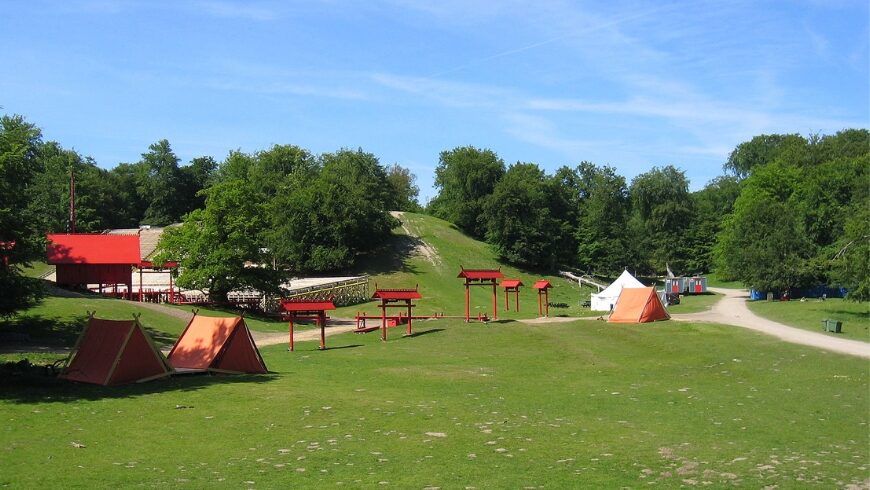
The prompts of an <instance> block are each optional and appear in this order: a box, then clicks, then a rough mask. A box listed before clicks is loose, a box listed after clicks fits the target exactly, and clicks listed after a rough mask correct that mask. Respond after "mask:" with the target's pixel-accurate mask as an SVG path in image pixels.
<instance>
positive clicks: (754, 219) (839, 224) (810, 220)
mask: <svg viewBox="0 0 870 490" xmlns="http://www.w3.org/2000/svg"><path fill="white" fill-rule="evenodd" d="M759 138H761V137H759ZM759 138H756V139H753V140H752V141H751V142H750V143H747V144H744V145H749V146H748V147H752V146H753V145H756V144H758V145H759V146H761V148H763V149H764V151H763V152H762V151H760V150H757V151H754V152H752V153H751V155H755V154H759V155H763V158H762V157H760V156H759V157H757V158H759V161H757V162H754V161H753V160H752V159H751V158H750V157H747V158H745V159H744V160H742V161H743V162H744V163H743V164H741V165H742V167H741V168H743V167H745V170H742V171H740V172H737V171H735V173H738V175H739V176H743V175H746V178H745V179H744V180H743V181H742V182H741V187H742V189H741V192H740V195H739V197H737V199H736V201H735V203H734V210H733V213H732V214H730V215H729V216H728V219H727V220H726V221H725V223H724V226H723V228H722V231H721V232H720V234H719V241H718V244H717V248H716V253H717V260H718V265H719V270H720V272H722V273H723V274H724V275H726V276H730V277H732V278H736V279H739V280H740V281H742V282H743V283H744V284H746V285H748V286H750V287H753V288H757V289H762V290H788V289H791V288H799V287H806V286H812V285H815V284H818V283H823V282H826V281H829V282H831V283H832V284H836V285H839V286H844V287H846V288H848V289H849V290H850V291H851V293H850V298H852V299H856V300H864V299H868V298H870V296H868V289H870V286H868V278H867V276H868V269H867V267H866V264H867V250H868V243H867V242H868V240H870V235H868V233H867V228H868V225H867V215H868V211H867V210H868V208H870V200H868V186H870V181H868V178H870V176H868V173H867V171H868V168H870V132H868V131H867V130H847V131H842V132H839V133H837V134H835V135H831V136H824V137H812V138H809V139H803V138H801V137H799V136H791V137H788V138H771V137H765V138H763V139H759ZM760 142H761V143H764V145H761V143H760ZM737 151H745V148H743V149H742V150H741V147H738V150H737ZM732 156H733V155H732ZM747 162H748V163H747Z"/></svg>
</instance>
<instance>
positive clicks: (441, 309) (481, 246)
mask: <svg viewBox="0 0 870 490" xmlns="http://www.w3.org/2000/svg"><path fill="white" fill-rule="evenodd" d="M399 219H400V220H401V221H402V226H401V227H399V228H397V229H396V230H394V235H393V238H392V239H391V241H390V242H389V243H387V244H384V247H382V249H381V250H380V251H379V252H378V253H376V254H373V256H372V257H369V258H366V259H364V260H362V261H361V263H360V265H359V266H358V267H357V268H356V269H354V270H353V271H352V272H353V273H355V274H370V275H371V277H372V287H374V284H375V283H377V284H378V285H379V286H380V287H385V288H413V287H414V286H415V285H419V288H420V293H421V294H422V295H423V299H421V300H419V301H418V302H417V304H418V305H419V306H418V307H417V308H416V310H415V314H421V315H431V314H434V313H436V312H437V313H444V314H445V315H455V316H459V315H464V314H465V288H464V286H463V283H464V280H463V279H458V278H457V277H456V276H457V275H458V274H459V271H460V266H462V267H465V268H467V269H497V268H499V267H500V268H501V271H502V273H504V275H505V277H507V278H511V279H520V280H521V281H522V282H523V284H525V287H523V288H521V289H520V312H519V313H517V312H516V311H511V312H506V311H505V308H504V290H503V289H501V288H499V289H498V306H499V312H498V317H499V319H502V318H504V319H517V318H535V317H537V316H538V308H537V292H536V290H534V289H532V287H531V286H532V284H534V282H535V281H536V280H538V279H547V280H549V281H550V282H551V283H552V284H553V288H552V289H551V290H550V302H551V303H555V304H562V305H565V306H564V307H555V308H553V307H551V308H550V315H551V316H588V315H592V314H593V313H591V312H590V311H589V309H588V308H582V307H581V306H580V304H581V303H582V302H583V301H585V300H586V299H588V298H589V294H590V293H591V292H594V291H592V290H590V289H589V288H585V287H584V288H580V287H578V286H577V284H576V283H574V282H573V281H568V280H566V279H564V278H562V277H558V276H553V275H548V274H542V273H540V272H536V271H529V270H522V269H518V268H516V267H512V266H509V265H506V264H502V263H500V262H499V261H498V260H497V258H496V256H495V254H494V253H493V251H492V250H491V248H490V247H489V245H487V244H486V243H483V242H480V241H477V240H475V239H473V238H470V237H468V236H466V235H465V234H463V233H462V232H460V231H459V230H457V229H456V227H455V226H453V225H452V224H450V223H448V222H446V221H444V220H441V219H438V218H434V217H431V216H426V215H422V214H415V213H403V214H402V215H401V217H400V218H399ZM510 296H511V297H510V298H509V299H510V307H511V309H512V310H513V309H514V297H513V295H512V294H511V295H510ZM357 311H364V312H367V313H369V314H374V313H378V314H379V312H380V310H379V309H378V308H377V307H376V306H375V303H368V304H365V305H360V306H351V307H347V308H342V309H340V310H339V311H337V312H336V313H335V316H345V317H347V316H353V315H355V314H356V312H357ZM478 312H480V313H486V314H487V315H489V316H490V317H491V316H492V289H491V288H485V287H473V288H471V315H472V316H476V315H477V313H478Z"/></svg>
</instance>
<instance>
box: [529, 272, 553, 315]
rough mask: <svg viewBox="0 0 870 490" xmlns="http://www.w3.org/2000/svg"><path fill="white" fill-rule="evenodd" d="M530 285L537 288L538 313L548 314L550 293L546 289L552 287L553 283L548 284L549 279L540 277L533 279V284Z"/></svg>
mask: <svg viewBox="0 0 870 490" xmlns="http://www.w3.org/2000/svg"><path fill="white" fill-rule="evenodd" d="M532 287H533V288H535V289H537V290H538V315H541V316H550V294H549V292H548V290H549V289H550V288H551V287H553V285H552V284H550V281H548V280H546V279H541V280H539V281H535V284H534V285H533V286H532ZM542 300H543V302H542Z"/></svg>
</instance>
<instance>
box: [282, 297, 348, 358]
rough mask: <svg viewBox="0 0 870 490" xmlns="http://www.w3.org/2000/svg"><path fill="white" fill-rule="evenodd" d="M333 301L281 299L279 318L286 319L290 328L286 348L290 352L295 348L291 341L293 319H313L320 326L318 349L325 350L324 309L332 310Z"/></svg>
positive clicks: (333, 306)
mask: <svg viewBox="0 0 870 490" xmlns="http://www.w3.org/2000/svg"><path fill="white" fill-rule="evenodd" d="M334 309H335V303H333V300H331V299H330V300H329V301H306V300H293V299H282V300H281V319H282V320H287V322H288V327H289V330H290V341H289V343H288V349H289V350H290V351H291V352H292V351H293V350H294V349H295V345H294V342H293V321H294V320H314V322H315V323H316V325H317V326H318V327H320V350H326V331H325V329H326V320H328V319H329V317H327V316H326V310H334Z"/></svg>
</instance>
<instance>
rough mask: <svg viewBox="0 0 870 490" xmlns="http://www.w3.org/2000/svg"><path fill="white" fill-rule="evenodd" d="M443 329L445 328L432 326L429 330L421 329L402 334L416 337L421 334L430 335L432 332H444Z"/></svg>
mask: <svg viewBox="0 0 870 490" xmlns="http://www.w3.org/2000/svg"><path fill="white" fill-rule="evenodd" d="M443 331H444V329H443V328H430V329H429V330H419V331H417V332H414V333H412V334H411V335H404V336H402V338H404V339H410V338H414V337H420V336H421V335H429V334H430V333H438V332H443Z"/></svg>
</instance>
